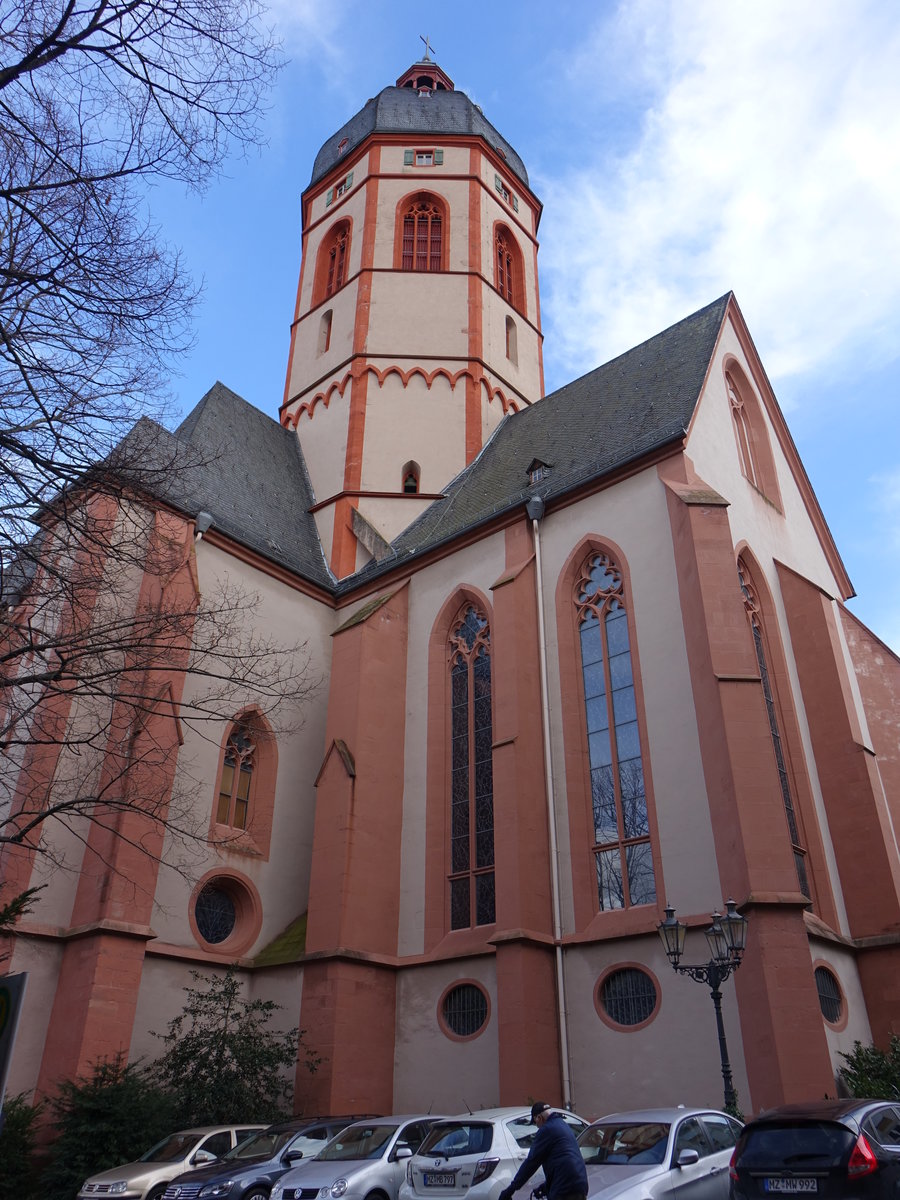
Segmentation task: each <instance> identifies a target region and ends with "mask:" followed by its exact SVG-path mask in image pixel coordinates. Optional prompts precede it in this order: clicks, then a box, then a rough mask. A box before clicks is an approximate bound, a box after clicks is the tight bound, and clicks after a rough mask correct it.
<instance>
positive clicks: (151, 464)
mask: <svg viewBox="0 0 900 1200" xmlns="http://www.w3.org/2000/svg"><path fill="white" fill-rule="evenodd" d="M119 457H120V458H122V459H124V461H125V462H126V463H133V464H134V466H133V469H134V471H135V478H136V482H137V483H138V485H140V486H143V487H148V488H149V490H151V491H152V492H154V493H155V494H156V495H157V496H159V497H160V498H161V499H163V500H166V501H168V502H169V503H170V504H172V505H174V507H176V508H178V509H180V510H181V511H183V512H186V513H190V514H191V515H194V516H196V515H197V514H198V513H200V512H208V513H210V515H211V516H212V518H213V528H214V529H216V530H217V531H218V532H219V533H222V534H225V535H227V536H228V537H230V538H233V539H234V540H235V541H236V542H239V543H240V544H241V545H244V546H247V547H248V548H249V549H251V550H255V551H257V552H258V553H259V554H262V555H263V556H264V557H265V558H267V559H269V560H270V561H271V562H275V563H279V564H280V565H281V566H283V567H286V568H287V569H288V570H289V571H292V572H294V573H295V574H297V575H299V576H301V577H302V578H304V579H306V580H308V581H309V582H311V583H314V584H317V585H318V586H320V587H323V588H327V589H331V588H332V586H333V584H334V577H333V576H332V574H331V572H330V571H329V569H328V566H327V564H326V562H325V557H324V554H323V552H322V546H321V543H320V542H319V538H318V534H317V532H316V524H315V518H314V517H313V516H312V514H311V513H310V511H309V509H310V507H311V506H312V504H313V503H314V500H313V493H312V487H311V485H310V482H309V477H308V475H307V472H306V466H305V464H304V462H303V456H302V454H301V453H300V447H299V444H298V441H297V437H296V434H294V433H292V432H289V431H288V430H287V429H284V428H282V426H281V425H280V424H279V423H278V422H277V421H274V420H273V419H272V418H271V417H268V416H266V414H265V413H263V412H260V411H259V409H258V408H254V407H253V405H252V404H248V403H247V401H246V400H244V399H242V398H241V397H240V396H238V395H237V393H236V392H233V391H231V389H230V388H227V387H225V385H224V384H222V383H216V384H215V385H214V386H213V387H212V388H210V390H209V391H208V392H207V393H206V395H205V396H204V397H203V399H202V400H201V401H200V403H199V404H198V405H197V406H196V408H194V409H193V410H192V411H191V412H190V413H189V414H188V416H187V417H185V419H184V420H183V421H182V422H181V424H180V425H179V426H178V428H177V429H176V430H175V432H174V433H170V432H169V431H168V430H165V429H163V428H162V427H161V426H159V425H157V424H156V423H155V422H153V421H149V420H146V419H144V420H142V421H139V422H138V423H137V425H136V426H135V427H134V429H133V430H132V431H131V433H129V435H128V437H127V438H126V439H125V440H124V442H123V444H122V446H121V447H120V451H119Z"/></svg>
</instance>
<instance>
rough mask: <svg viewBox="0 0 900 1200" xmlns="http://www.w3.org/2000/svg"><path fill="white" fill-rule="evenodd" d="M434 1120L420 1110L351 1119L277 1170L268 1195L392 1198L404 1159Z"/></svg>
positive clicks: (306, 1199) (284, 1198) (282, 1198)
mask: <svg viewBox="0 0 900 1200" xmlns="http://www.w3.org/2000/svg"><path fill="white" fill-rule="evenodd" d="M437 1120H438V1118H437V1117H436V1116H430V1115H428V1114H424V1115H418V1116H415V1115H413V1116H406V1117H377V1118H376V1119H374V1120H370V1121H356V1122H355V1123H354V1124H353V1125H348V1126H347V1128H346V1129H343V1130H341V1132H340V1133H339V1134H338V1135H337V1137H335V1138H332V1140H331V1141H330V1142H329V1143H328V1145H327V1146H326V1147H325V1148H324V1150H320V1151H319V1153H318V1154H317V1155H316V1156H315V1157H314V1158H310V1159H304V1161H303V1162H301V1163H299V1164H298V1165H297V1166H295V1167H294V1168H293V1169H292V1170H290V1171H288V1172H287V1174H285V1175H282V1177H281V1178H280V1179H279V1180H278V1182H277V1183H276V1184H275V1185H274V1187H273V1188H272V1192H271V1200H317V1198H321V1200H397V1191H398V1189H399V1187H400V1181H401V1180H402V1179H403V1177H404V1175H405V1173H406V1163H407V1160H408V1159H409V1158H411V1157H412V1155H413V1154H414V1153H415V1151H416V1150H417V1149H418V1148H419V1143H420V1142H421V1141H422V1139H423V1138H424V1137H425V1135H426V1134H427V1133H428V1130H429V1129H430V1128H431V1126H432V1125H433V1124H434V1123H435V1121H437Z"/></svg>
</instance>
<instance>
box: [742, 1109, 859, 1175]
mask: <svg viewBox="0 0 900 1200" xmlns="http://www.w3.org/2000/svg"><path fill="white" fill-rule="evenodd" d="M855 1140H856V1139H855V1138H854V1135H853V1134H852V1133H851V1132H850V1130H849V1129H847V1128H845V1127H844V1126H843V1125H835V1124H833V1123H832V1122H831V1121H809V1122H803V1123H802V1124H793V1125H791V1124H787V1123H786V1124H784V1125H775V1124H772V1125H769V1124H766V1125H758V1126H757V1127H756V1128H755V1129H749V1130H747V1131H746V1132H745V1133H744V1135H743V1137H742V1139H741V1142H742V1145H741V1148H740V1150H739V1151H738V1155H737V1158H738V1161H739V1165H740V1166H742V1167H749V1168H751V1169H753V1168H755V1167H760V1168H763V1169H768V1170H774V1169H776V1168H777V1169H779V1170H780V1169H781V1168H783V1167H788V1168H791V1167H801V1166H817V1167H837V1166H839V1165H840V1163H841V1162H842V1161H843V1160H844V1159H845V1158H846V1156H847V1155H849V1153H850V1149H851V1147H852V1145H853V1143H854V1141H855Z"/></svg>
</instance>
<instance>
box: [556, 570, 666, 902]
mask: <svg viewBox="0 0 900 1200" xmlns="http://www.w3.org/2000/svg"><path fill="white" fill-rule="evenodd" d="M575 606H576V612H577V617H578V634H579V642H580V646H581V674H582V682H583V685H584V704H585V716H586V721H587V739H588V759H589V763H590V772H591V807H592V813H593V832H594V845H593V854H594V864H595V870H596V882H597V892H596V896H597V903H598V906H599V908H600V910H601V911H607V910H610V909H617V908H629V907H631V906H633V905H637V904H653V903H654V902H655V900H656V883H655V878H654V871H653V854H652V848H651V845H650V824H649V819H648V816H647V796H646V790H645V787H644V768H643V757H642V752H641V736H640V729H639V725H638V712H637V697H636V693H635V686H634V674H633V671H632V661H631V645H630V639H629V633H628V615H627V612H626V599H625V590H624V586H623V583H622V572H621V570H620V569H619V567H618V566H617V565H616V563H615V562H614V561H613V560H612V558H610V557H609V556H608V555H607V554H603V553H592V554H591V555H590V557H589V558H588V559H587V560H586V562H585V563H584V565H583V567H582V570H581V572H580V575H579V577H578V581H577V583H576V586H575Z"/></svg>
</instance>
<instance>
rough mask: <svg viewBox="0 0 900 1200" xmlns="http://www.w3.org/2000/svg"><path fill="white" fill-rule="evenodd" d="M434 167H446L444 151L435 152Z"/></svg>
mask: <svg viewBox="0 0 900 1200" xmlns="http://www.w3.org/2000/svg"><path fill="white" fill-rule="evenodd" d="M434 165H435V166H436V167H442V166H443V165H444V152H443V150H435V152H434Z"/></svg>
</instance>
